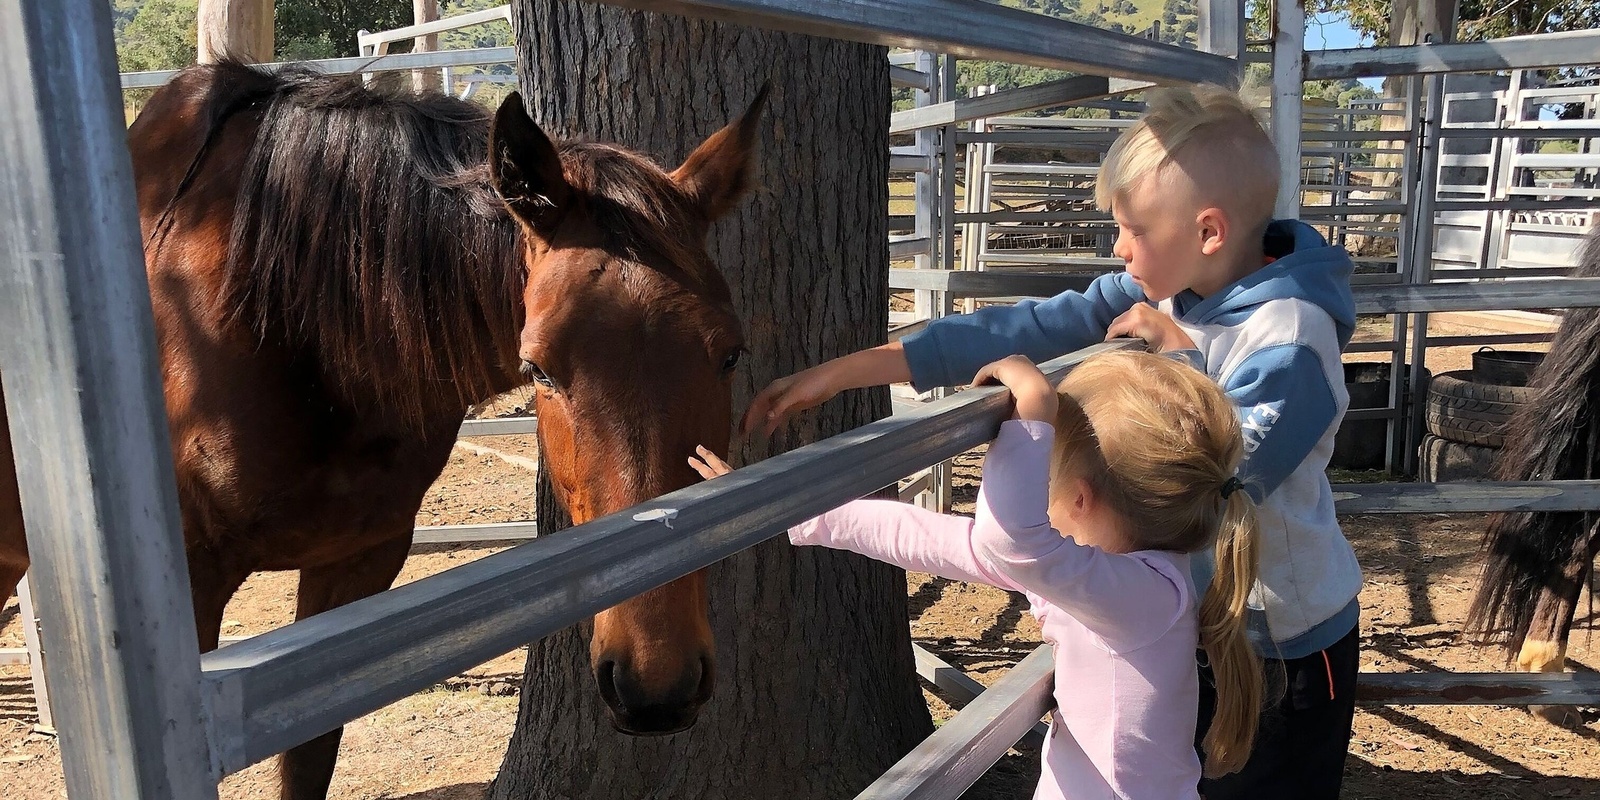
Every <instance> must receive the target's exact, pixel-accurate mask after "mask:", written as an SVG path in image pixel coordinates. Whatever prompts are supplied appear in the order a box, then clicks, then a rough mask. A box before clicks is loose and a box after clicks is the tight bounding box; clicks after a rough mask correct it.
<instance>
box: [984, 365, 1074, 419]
mask: <svg viewBox="0 0 1600 800" xmlns="http://www.w3.org/2000/svg"><path fill="white" fill-rule="evenodd" d="M985 383H1000V384H1001V385H1003V386H1005V387H1006V388H1007V389H1010V390H1011V399H1012V401H1013V402H1014V403H1015V404H1016V405H1015V409H1014V410H1013V411H1012V413H1011V418H1012V419H1028V420H1036V421H1039V422H1049V423H1052V424H1053V423H1054V422H1055V421H1056V409H1057V407H1059V406H1060V403H1061V401H1060V398H1058V397H1057V396H1056V389H1055V387H1054V386H1051V385H1050V379H1049V378H1046V377H1045V376H1044V373H1043V372H1040V371H1039V368H1038V367H1036V366H1034V364H1033V362H1032V361H1029V360H1028V358H1027V357H1026V356H1006V357H1005V358H1002V359H1000V360H999V361H996V362H994V363H992V364H989V365H987V366H985V367H984V368H983V369H981V370H978V374H977V376H976V377H974V378H973V379H972V385H973V386H980V385H983V384H985Z"/></svg>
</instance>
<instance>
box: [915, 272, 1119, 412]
mask: <svg viewBox="0 0 1600 800" xmlns="http://www.w3.org/2000/svg"><path fill="white" fill-rule="evenodd" d="M1144 301H1145V296H1144V292H1143V291H1142V290H1141V289H1139V287H1138V285H1136V284H1135V283H1134V282H1133V279H1132V278H1130V277H1128V274H1127V273H1126V272H1116V273H1111V274H1108V275H1102V276H1100V277H1098V278H1096V279H1095V280H1094V282H1093V283H1091V284H1089V288H1088V289H1085V290H1084V291H1083V292H1082V293H1081V294H1080V293H1078V292H1062V293H1061V294H1058V295H1056V296H1055V297H1052V298H1050V299H1049V300H1043V301H1039V300H1023V301H1021V302H1019V303H1017V304H1016V305H1014V306H989V307H987V308H984V309H981V310H979V311H977V312H975V313H972V314H962V315H959V316H953V317H944V318H942V319H936V320H934V321H933V322H931V323H929V324H928V327H927V328H924V329H923V330H921V331H919V332H917V333H915V334H912V335H910V336H907V337H905V338H904V339H902V340H901V343H902V345H903V346H904V347H905V353H906V362H907V363H908V364H909V365H910V366H911V385H912V386H913V387H915V388H916V389H917V391H919V392H920V391H927V390H929V389H932V388H934V387H938V386H954V385H957V384H962V383H966V382H968V381H970V380H972V376H973V375H976V374H977V373H978V370H979V369H981V368H983V366H984V365H985V364H988V363H990V362H991V361H995V360H997V359H1001V358H1004V357H1006V356H1009V355H1013V354H1017V353H1020V354H1022V355H1025V356H1027V357H1028V358H1030V359H1032V360H1034V361H1036V362H1037V361H1044V360H1046V359H1050V358H1055V357H1056V356H1059V355H1062V354H1063V353H1070V352H1072V351H1073V350H1080V349H1082V348H1085V347H1088V346H1089V345H1091V344H1094V343H1096V342H1099V341H1101V340H1102V339H1104V338H1105V335H1106V328H1109V327H1111V323H1112V321H1113V320H1115V319H1116V318H1117V317H1119V316H1121V315H1122V313H1123V312H1124V311H1127V310H1128V309H1130V308H1132V307H1133V306H1134V304H1135V303H1141V302H1144Z"/></svg>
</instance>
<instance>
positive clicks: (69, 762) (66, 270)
mask: <svg viewBox="0 0 1600 800" xmlns="http://www.w3.org/2000/svg"><path fill="white" fill-rule="evenodd" d="M121 98H122V93H121V91H120V88H119V83H118V79H117V71H116V52H115V48H114V46H113V43H112V37H111V8H110V6H109V5H108V4H106V3H105V2H104V0H56V1H55V2H48V3H0V108H5V109H6V110H7V113H6V114H5V115H4V116H3V117H0V297H3V298H5V302H3V303H0V330H4V331H5V332H6V335H5V336H4V337H0V365H3V370H4V371H3V376H4V379H5V390H6V391H5V397H6V403H7V414H8V416H9V418H10V421H11V424H12V425H13V426H15V427H14V433H19V434H21V435H15V436H13V437H12V438H13V439H14V442H15V444H14V447H15V450H16V460H17V463H18V464H19V465H21V466H22V467H23V468H22V469H20V470H18V473H19V474H18V476H17V478H18V483H19V484H20V487H21V490H22V500H23V508H24V509H25V510H26V520H27V533H28V549H29V554H30V555H31V556H32V561H33V563H32V564H31V569H30V571H31V573H32V583H31V589H32V592H33V599H35V600H37V606H38V610H39V612H40V615H41V617H42V620H41V628H42V633H43V636H44V648H45V650H46V651H47V652H48V653H49V657H48V658H47V659H46V660H45V665H44V666H45V671H46V673H47V675H48V679H49V683H50V685H51V686H53V687H55V688H56V690H57V691H56V694H55V696H54V697H53V698H52V704H53V705H54V707H55V711H56V714H55V722H56V724H57V728H58V729H59V731H60V737H61V760H62V767H63V769H64V772H65V777H66V784H67V791H68V793H69V796H70V797H72V798H74V800H88V799H89V798H104V799H105V800H113V799H115V800H158V799H159V800H168V799H169V798H184V800H190V799H191V798H192V799H194V800H214V799H215V798H216V797H217V787H216V779H215V777H214V766H213V763H212V760H211V754H210V748H209V746H208V743H207V738H206V731H205V725H204V711H203V709H202V704H201V700H200V689H199V687H200V655H199V652H198V645H197V640H196V638H195V626H194V611H193V609H192V608H191V606H190V602H189V578H188V568H187V565H186V563H185V561H184V553H183V544H182V534H181V531H180V528H179V517H178V507H177V490H176V487H175V485H174V483H173V477H172V457H171V452H170V444H169V442H168V438H167V436H168V434H167V421H166V406H165V403H164V401H163V399H162V393H161V383H160V377H159V375H158V373H157V371H156V370H157V362H156V341H155V329H154V325H153V323H152V320H151V311H150V293H149V286H148V284H147V281H146V278H145V271H144V258H143V255H142V251H141V247H140V235H139V222H138V216H137V213H136V210H135V207H134V187H133V168H132V164H131V162H130V160H129V158H128V147H127V134H126V126H125V124H124V121H123V118H122V103H121ZM67 689H70V691H63V690H67Z"/></svg>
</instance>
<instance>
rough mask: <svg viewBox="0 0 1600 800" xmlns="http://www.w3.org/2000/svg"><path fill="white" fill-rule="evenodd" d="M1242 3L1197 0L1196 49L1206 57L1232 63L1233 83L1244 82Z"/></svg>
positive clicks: (1232, 0)
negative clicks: (1233, 65)
mask: <svg viewBox="0 0 1600 800" xmlns="http://www.w3.org/2000/svg"><path fill="white" fill-rule="evenodd" d="M1244 4H1245V0H1201V3H1200V7H1199V12H1200V20H1199V23H1200V24H1199V32H1198V39H1199V42H1198V45H1199V47H1200V49H1201V50H1204V51H1205V52H1207V53H1216V54H1217V55H1219V56H1227V57H1228V58H1232V59H1236V61H1237V63H1236V64H1235V70H1234V81H1235V82H1238V81H1240V80H1243V78H1244V20H1245V10H1244Z"/></svg>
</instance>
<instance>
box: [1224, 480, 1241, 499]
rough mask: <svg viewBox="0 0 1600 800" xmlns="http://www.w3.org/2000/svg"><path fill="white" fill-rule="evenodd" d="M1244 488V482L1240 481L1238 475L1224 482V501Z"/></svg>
mask: <svg viewBox="0 0 1600 800" xmlns="http://www.w3.org/2000/svg"><path fill="white" fill-rule="evenodd" d="M1242 488H1244V482H1243V481H1241V480H1239V477H1238V476H1237V475H1235V476H1233V477H1231V478H1229V479H1227V480H1225V481H1223V482H1222V499H1224V500H1226V499H1228V495H1231V494H1233V493H1234V492H1237V491H1239V490H1240V489H1242Z"/></svg>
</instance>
